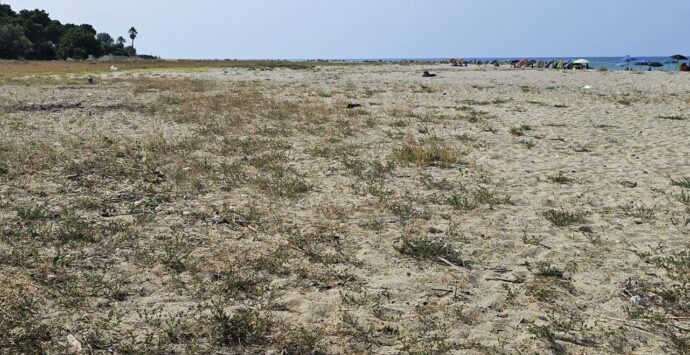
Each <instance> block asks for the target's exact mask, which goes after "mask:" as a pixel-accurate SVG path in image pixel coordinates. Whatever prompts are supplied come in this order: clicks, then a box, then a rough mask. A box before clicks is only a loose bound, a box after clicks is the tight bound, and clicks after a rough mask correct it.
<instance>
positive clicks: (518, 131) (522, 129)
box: [510, 124, 532, 137]
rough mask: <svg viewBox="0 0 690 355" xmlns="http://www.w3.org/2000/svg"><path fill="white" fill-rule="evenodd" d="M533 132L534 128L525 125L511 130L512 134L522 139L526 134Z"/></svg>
mask: <svg viewBox="0 0 690 355" xmlns="http://www.w3.org/2000/svg"><path fill="white" fill-rule="evenodd" d="M531 130H532V126H530V125H524V124H523V125H520V126H517V127H513V128H511V129H510V134H512V135H514V136H517V137H522V136H524V135H525V132H528V131H531Z"/></svg>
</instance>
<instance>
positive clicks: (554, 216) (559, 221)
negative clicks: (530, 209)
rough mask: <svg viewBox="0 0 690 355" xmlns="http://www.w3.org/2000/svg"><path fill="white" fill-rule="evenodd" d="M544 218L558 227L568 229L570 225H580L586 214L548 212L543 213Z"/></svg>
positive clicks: (560, 211) (562, 211)
mask: <svg viewBox="0 0 690 355" xmlns="http://www.w3.org/2000/svg"><path fill="white" fill-rule="evenodd" d="M542 215H543V216H544V218H546V220H548V221H549V222H551V224H553V225H554V226H557V227H567V226H569V225H572V224H575V223H580V222H582V221H583V220H584V217H585V213H583V212H570V211H566V210H563V209H561V210H547V211H544V212H543V213H542Z"/></svg>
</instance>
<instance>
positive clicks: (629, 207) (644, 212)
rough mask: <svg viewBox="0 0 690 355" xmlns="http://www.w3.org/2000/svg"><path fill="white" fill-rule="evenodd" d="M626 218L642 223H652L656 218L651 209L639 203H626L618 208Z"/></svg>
mask: <svg viewBox="0 0 690 355" xmlns="http://www.w3.org/2000/svg"><path fill="white" fill-rule="evenodd" d="M620 208H621V210H622V211H623V213H624V214H625V215H626V216H628V217H633V218H639V219H641V220H643V221H652V220H654V217H655V216H656V213H655V212H654V209H653V208H649V207H645V206H644V205H642V204H639V203H633V202H631V203H628V204H626V205H623V206H621V207H620Z"/></svg>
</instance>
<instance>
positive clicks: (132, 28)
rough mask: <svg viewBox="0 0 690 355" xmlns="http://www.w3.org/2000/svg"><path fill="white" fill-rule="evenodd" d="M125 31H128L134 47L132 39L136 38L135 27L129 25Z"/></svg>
mask: <svg viewBox="0 0 690 355" xmlns="http://www.w3.org/2000/svg"><path fill="white" fill-rule="evenodd" d="M127 32H128V33H129V38H131V39H132V48H134V40H135V39H136V38H137V35H138V34H139V32H137V29H136V28H134V27H131V28H130V29H129V31H127Z"/></svg>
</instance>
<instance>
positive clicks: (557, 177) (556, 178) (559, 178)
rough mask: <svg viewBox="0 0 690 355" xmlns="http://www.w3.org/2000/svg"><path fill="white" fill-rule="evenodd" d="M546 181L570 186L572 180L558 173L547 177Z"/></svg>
mask: <svg viewBox="0 0 690 355" xmlns="http://www.w3.org/2000/svg"><path fill="white" fill-rule="evenodd" d="M547 179H548V180H549V181H551V182H552V183H554V184H561V185H570V184H571V183H572V182H573V179H571V178H569V177H567V176H566V175H565V173H564V172H562V171H559V172H557V173H556V174H554V175H551V176H548V177H547Z"/></svg>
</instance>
